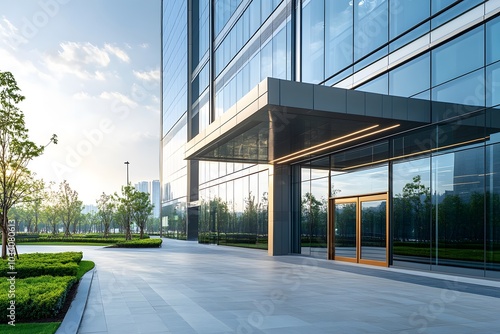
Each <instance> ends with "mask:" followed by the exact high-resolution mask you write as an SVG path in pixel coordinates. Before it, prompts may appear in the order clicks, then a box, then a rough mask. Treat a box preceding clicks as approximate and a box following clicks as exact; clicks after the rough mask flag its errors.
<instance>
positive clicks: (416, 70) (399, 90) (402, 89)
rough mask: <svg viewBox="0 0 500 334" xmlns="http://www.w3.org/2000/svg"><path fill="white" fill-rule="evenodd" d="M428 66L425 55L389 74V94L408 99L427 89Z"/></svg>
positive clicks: (429, 64) (428, 85)
mask: <svg viewBox="0 0 500 334" xmlns="http://www.w3.org/2000/svg"><path fill="white" fill-rule="evenodd" d="M430 66H431V62H430V56H429V54H428V53H427V54H425V55H423V56H420V57H418V58H417V59H414V60H412V61H410V62H409V63H406V64H404V65H403V66H400V67H398V68H396V69H394V70H392V71H391V72H389V94H390V95H397V96H403V97H408V96H412V95H415V94H417V93H420V92H423V91H424V90H427V89H429V88H430V81H431V80H430Z"/></svg>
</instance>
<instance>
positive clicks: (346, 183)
mask: <svg viewBox="0 0 500 334" xmlns="http://www.w3.org/2000/svg"><path fill="white" fill-rule="evenodd" d="M388 177H389V174H388V169H387V165H384V166H381V167H374V168H370V169H364V170H355V171H353V172H351V173H342V174H336V173H334V172H332V190H331V194H332V196H336V197H341V196H342V197H345V196H353V195H362V194H372V193H379V192H386V191H387V187H388V185H387V180H388ZM352 180H356V182H354V183H353V182H352Z"/></svg>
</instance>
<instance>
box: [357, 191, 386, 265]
mask: <svg viewBox="0 0 500 334" xmlns="http://www.w3.org/2000/svg"><path fill="white" fill-rule="evenodd" d="M360 205H361V254H360V258H361V259H363V260H375V261H383V262H385V261H386V222H387V218H386V217H387V216H386V201H385V200H380V201H364V202H361V203H360Z"/></svg>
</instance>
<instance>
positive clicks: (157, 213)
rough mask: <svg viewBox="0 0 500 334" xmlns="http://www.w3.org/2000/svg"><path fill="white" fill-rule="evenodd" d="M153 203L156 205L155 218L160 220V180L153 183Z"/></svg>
mask: <svg viewBox="0 0 500 334" xmlns="http://www.w3.org/2000/svg"><path fill="white" fill-rule="evenodd" d="M151 190H152V192H151V203H152V204H153V205H154V209H153V217H155V218H160V180H153V181H152V182H151Z"/></svg>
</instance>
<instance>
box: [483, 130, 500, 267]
mask: <svg viewBox="0 0 500 334" xmlns="http://www.w3.org/2000/svg"><path fill="white" fill-rule="evenodd" d="M496 125H497V127H498V125H500V124H498V122H497V124H496ZM486 164H487V165H486V214H487V220H486V269H487V270H495V271H500V176H499V175H500V145H498V144H495V145H490V146H487V147H486Z"/></svg>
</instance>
